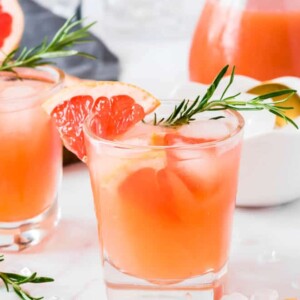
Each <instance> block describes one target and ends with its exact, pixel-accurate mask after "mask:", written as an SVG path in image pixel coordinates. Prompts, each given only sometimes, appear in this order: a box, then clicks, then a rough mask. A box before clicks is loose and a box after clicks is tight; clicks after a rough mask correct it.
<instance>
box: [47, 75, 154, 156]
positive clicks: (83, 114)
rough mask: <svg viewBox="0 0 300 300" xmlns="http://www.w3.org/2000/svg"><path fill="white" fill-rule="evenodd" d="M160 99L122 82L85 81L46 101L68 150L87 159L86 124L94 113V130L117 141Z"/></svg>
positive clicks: (91, 123)
mask: <svg viewBox="0 0 300 300" xmlns="http://www.w3.org/2000/svg"><path fill="white" fill-rule="evenodd" d="M158 105H159V101H158V100H157V99H156V98H154V96H152V95H151V94H150V93H148V92H146V91H145V90H143V89H141V88H139V87H136V86H134V85H131V84H126V83H122V82H110V81H99V82H96V81H94V82H85V83H81V84H77V85H74V86H72V87H68V88H65V89H63V90H62V91H61V92H59V93H57V94H56V95H55V96H54V97H52V98H51V99H49V100H48V101H47V102H45V103H44V104H43V108H44V109H45V110H46V112H47V113H48V114H49V115H51V117H52V119H53V120H54V122H55V124H56V127H57V129H58V131H59V133H60V135H61V138H62V140H63V143H64V145H65V147H66V148H67V149H69V150H70V151H71V152H73V153H74V154H76V155H77V156H78V157H79V158H80V159H81V160H85V158H86V150H85V145H84V135H83V124H84V122H85V120H86V118H87V117H88V116H92V119H91V121H90V129H91V130H92V132H93V133H94V134H95V135H97V136H98V137H101V138H104V139H109V140H113V139H114V138H116V137H117V136H119V135H121V134H123V133H125V132H126V131H127V130H128V129H129V128H130V127H131V126H133V125H134V124H136V123H137V122H139V121H141V120H142V119H143V118H144V117H145V115H146V114H148V113H150V112H152V111H153V110H154V109H155V108H156V107H157V106H158Z"/></svg>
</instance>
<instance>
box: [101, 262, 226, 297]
mask: <svg viewBox="0 0 300 300" xmlns="http://www.w3.org/2000/svg"><path fill="white" fill-rule="evenodd" d="M226 273H227V264H226V265H225V266H224V267H223V268H222V269H221V270H219V271H218V272H210V273H206V274H204V275H200V276H195V277H193V278H189V279H186V280H183V281H178V280H155V281H153V280H152V281H151V282H148V281H146V280H143V279H140V278H136V277H134V276H131V275H128V274H124V273H122V272H120V271H119V270H118V269H116V268H115V267H114V266H112V265H111V264H110V263H108V262H105V264H104V278H105V283H106V290H107V297H108V300H120V299H122V300H143V299H147V300H167V299H169V300H175V299H176V300H193V299H197V300H220V299H221V298H222V294H223V283H224V277H225V276H224V275H225V274H226Z"/></svg>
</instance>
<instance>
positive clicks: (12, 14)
mask: <svg viewBox="0 0 300 300" xmlns="http://www.w3.org/2000/svg"><path fill="white" fill-rule="evenodd" d="M23 30H24V15H23V11H22V9H21V7H20V5H19V2H18V1H17V0H0V61H2V60H3V59H4V58H5V56H6V55H7V54H8V53H10V52H11V51H12V50H14V49H16V48H17V47H18V45H19V42H20V40H21V38H22V34H23Z"/></svg>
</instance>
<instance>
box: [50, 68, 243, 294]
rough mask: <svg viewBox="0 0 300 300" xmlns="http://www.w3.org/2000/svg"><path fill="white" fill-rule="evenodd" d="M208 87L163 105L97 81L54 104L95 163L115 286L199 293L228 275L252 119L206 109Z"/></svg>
mask: <svg viewBox="0 0 300 300" xmlns="http://www.w3.org/2000/svg"><path fill="white" fill-rule="evenodd" d="M224 72H226V68H225V69H224V70H223V71H222V73H220V74H221V75H222V74H224ZM221 75H220V76H219V77H218V79H217V81H219V78H220V77H221ZM217 81H216V82H217ZM215 85H217V83H216V84H215ZM209 91H210V90H208V93H207V94H206V95H205V96H204V97H203V98H202V100H201V101H202V102H199V101H198V100H197V101H194V102H190V104H189V102H179V101H162V103H161V104H160V103H159V101H158V100H156V99H155V98H154V97H153V96H152V95H151V94H149V93H147V92H146V91H144V90H142V89H140V88H138V87H135V86H133V85H130V84H125V83H120V82H89V83H83V84H79V85H77V86H74V87H70V88H67V89H65V90H63V91H62V92H61V93H59V94H57V95H55V96H54V97H52V98H51V99H50V100H49V101H47V102H46V103H45V105H44V108H45V110H46V111H47V112H48V113H49V114H50V115H51V116H52V118H53V119H54V120H55V123H56V126H57V128H58V130H59V132H60V135H61V137H62V139H63V141H64V144H65V146H66V147H68V148H69V149H70V150H71V151H73V152H74V153H75V154H76V155H77V156H78V157H79V158H80V159H82V160H83V161H84V162H86V163H87V166H88V169H89V173H90V178H91V185H92V190H93V195H94V204H95V212H96V215H97V219H98V231H99V240H100V246H101V253H102V263H103V267H104V274H105V275H104V276H105V281H106V283H107V286H108V287H109V289H108V290H111V291H112V290H113V291H117V290H118V289H122V288H126V287H127V288H131V289H137V290H143V289H146V290H147V289H158V290H159V291H161V290H164V289H165V290H168V289H169V288H170V286H169V285H170V284H172V286H171V289H177V288H178V289H181V288H182V289H183V290H184V289H185V290H186V289H187V290H189V289H190V288H191V289H196V290H199V289H201V288H203V287H204V288H207V287H208V286H214V285H215V284H216V282H218V280H219V279H220V278H221V277H222V275H224V273H225V272H226V264H227V259H228V255H229V244H230V233H231V225H232V217H233V210H234V205H235V196H236V188H237V179H238V166H239V158H240V150H241V140H242V129H243V119H242V117H241V116H240V115H239V113H237V112H235V111H230V110H226V111H220V110H219V109H217V110H216V111H209V112H205V113H201V114H197V113H196V111H194V110H193V109H198V108H199V107H200V106H201V105H202V106H203V105H205V103H207V101H208V97H209ZM204 102H205V103H204ZM159 104H160V105H159ZM214 104H215V103H214ZM214 104H210V105H214ZM174 107H175V111H177V112H174V111H173V110H174ZM218 107H219V106H218ZM181 108H183V111H181V112H179V110H180V109H181ZM153 111H154V112H153ZM172 111H173V112H172ZM194 114H195V115H194ZM168 115H169V116H170V117H167V116H168ZM192 115H194V116H193V117H192ZM163 120H165V121H163ZM145 294H147V293H145ZM143 295H144V294H143ZM120 297H122V295H115V294H114V295H112V294H110V299H118V298H120ZM218 297H219V296H215V298H214V299H218Z"/></svg>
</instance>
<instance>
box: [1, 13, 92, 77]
mask: <svg viewBox="0 0 300 300" xmlns="http://www.w3.org/2000/svg"><path fill="white" fill-rule="evenodd" d="M82 22H83V20H75V18H74V17H72V18H70V19H68V20H67V21H66V22H65V24H64V25H63V26H62V27H61V28H60V29H59V30H58V31H57V33H56V34H55V35H54V37H53V38H52V40H51V41H49V42H48V39H47V37H45V38H44V40H43V41H42V42H41V43H40V44H39V45H37V46H36V47H33V48H31V49H28V48H27V47H24V48H23V49H22V50H20V49H19V48H18V49H15V50H13V51H12V52H10V53H9V54H7V55H6V57H5V59H4V61H3V62H2V63H1V65H0V71H11V72H14V68H17V67H29V68H35V67H37V66H42V65H46V64H54V63H53V61H50V59H53V58H59V57H66V56H74V55H79V56H84V57H87V58H92V59H94V58H95V57H94V56H93V55H90V54H88V53H85V52H80V51H77V50H74V49H70V47H71V46H73V45H75V44H79V43H86V42H90V40H89V39H88V37H89V36H90V35H89V33H88V30H89V29H90V28H91V27H92V26H93V25H94V24H95V23H91V24H89V25H86V26H84V27H81V28H79V29H76V28H75V27H77V26H79V25H81V24H82ZM17 53H20V54H19V55H18V57H16V56H17Z"/></svg>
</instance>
